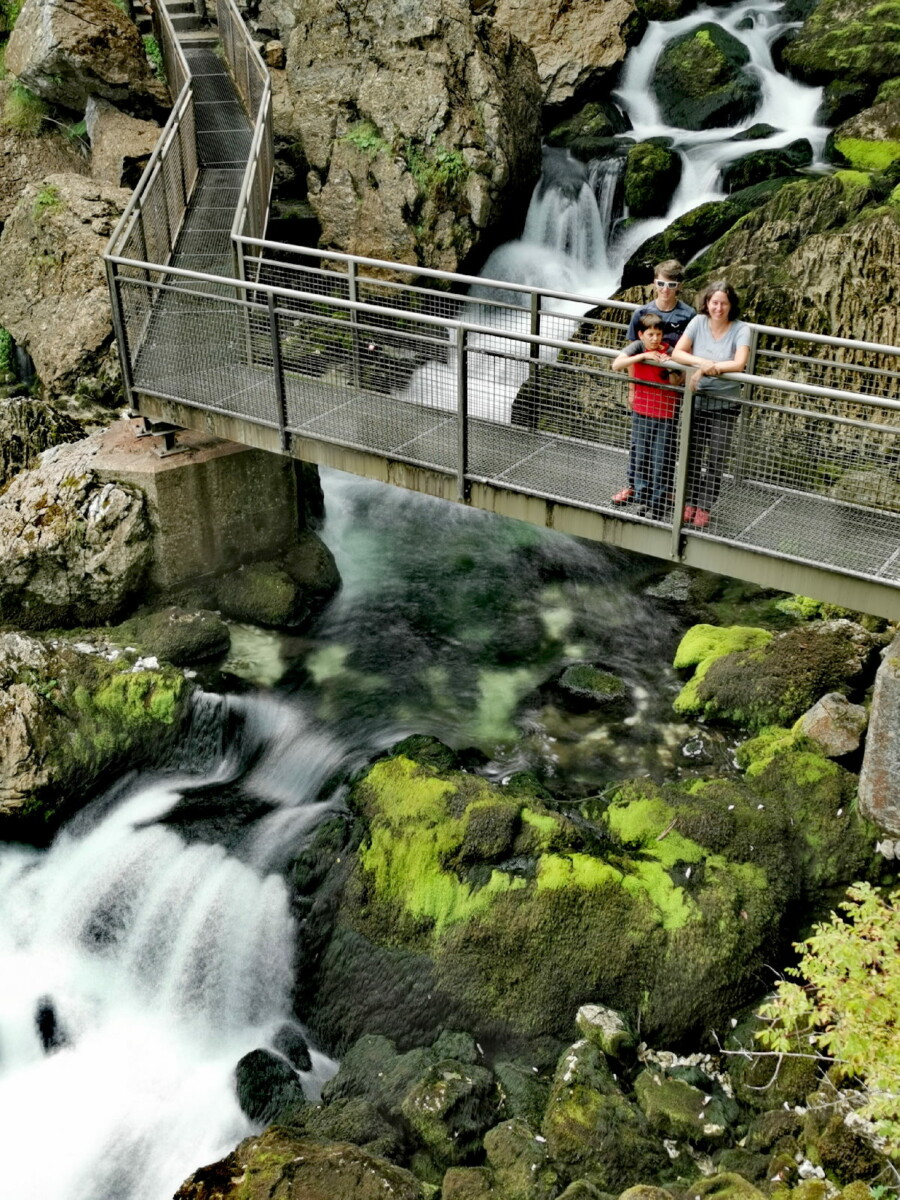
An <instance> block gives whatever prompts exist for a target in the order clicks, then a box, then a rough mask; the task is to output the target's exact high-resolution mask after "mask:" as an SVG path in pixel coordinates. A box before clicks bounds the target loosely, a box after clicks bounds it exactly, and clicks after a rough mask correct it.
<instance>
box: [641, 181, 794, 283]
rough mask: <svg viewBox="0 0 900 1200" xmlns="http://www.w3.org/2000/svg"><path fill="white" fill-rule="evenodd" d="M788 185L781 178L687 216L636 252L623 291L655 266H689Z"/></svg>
mask: <svg viewBox="0 0 900 1200" xmlns="http://www.w3.org/2000/svg"><path fill="white" fill-rule="evenodd" d="M786 182H787V179H786V178H781V179H775V180H769V182H767V183H761V184H757V185H755V186H754V187H750V188H745V189H743V190H741V191H732V194H731V195H730V196H728V197H727V198H726V199H724V200H709V201H707V203H706V204H700V205H698V206H697V207H696V208H692V209H691V210H690V211H689V212H686V213H684V215H683V216H680V217H678V218H677V219H676V220H674V221H672V222H671V224H669V225H667V226H666V228H665V229H664V230H663V231H662V233H657V234H654V235H653V237H650V238H648V239H647V240H646V241H645V242H642V243H641V245H640V246H639V247H638V249H637V250H635V252H634V254H632V256H631V257H630V258H629V259H628V261H627V262H626V264H625V267H624V269H623V272H622V287H623V288H629V287H635V286H637V285H639V284H643V283H645V282H646V281H647V279H648V278H649V276H650V272H651V271H652V270H653V267H654V265H655V264H656V263H658V262H662V261H663V259H666V258H676V259H678V260H680V261H681V262H688V261H689V260H690V259H692V258H693V257H694V255H695V254H699V252H700V251H701V250H703V249H704V248H705V247H706V246H709V245H710V244H711V243H712V242H715V241H717V240H718V239H719V238H720V237H722V236H723V234H725V233H727V231H728V230H729V229H731V227H732V226H733V225H734V224H736V222H737V221H739V220H740V218H741V217H743V216H745V215H746V214H747V213H748V212H750V211H751V210H752V209H754V208H758V207H759V206H760V205H761V204H763V203H765V201H766V200H768V199H769V198H770V197H771V196H772V195H773V194H774V193H775V192H777V191H778V189H779V188H780V187H781V185H782V184H783V183H786Z"/></svg>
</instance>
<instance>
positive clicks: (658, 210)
mask: <svg viewBox="0 0 900 1200" xmlns="http://www.w3.org/2000/svg"><path fill="white" fill-rule="evenodd" d="M680 180H681V156H680V155H679V154H677V153H676V152H675V151H674V150H669V149H668V148H667V147H665V146H660V145H657V144H655V143H653V142H639V143H638V144H637V145H636V146H632V147H631V149H630V150H629V151H628V158H627V160H626V164H625V203H626V204H627V205H628V215H629V216H631V217H661V216H664V215H665V213H666V212H667V211H668V208H669V204H670V203H671V200H672V194H673V192H674V191H675V189H676V188H677V187H678V184H679V182H680Z"/></svg>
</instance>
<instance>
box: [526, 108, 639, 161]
mask: <svg viewBox="0 0 900 1200" xmlns="http://www.w3.org/2000/svg"><path fill="white" fill-rule="evenodd" d="M630 128H631V126H630V124H629V122H628V119H627V118H626V117H625V116H623V114H622V112H621V111H620V110H619V109H618V108H617V107H616V106H615V104H613V103H612V101H610V100H592V101H591V102H590V103H589V104H586V105H585V106H584V108H582V109H581V111H580V112H577V113H575V115H574V116H571V117H568V118H567V119H566V120H565V121H561V122H560V123H559V124H558V125H555V126H554V127H553V129H551V130H550V132H549V133H548V134H547V137H546V139H545V141H546V144H547V145H548V146H559V147H560V148H561V149H563V150H569V151H570V152H571V153H572V154H574V155H575V157H576V158H581V159H584V160H585V161H588V160H590V159H592V158H599V157H600V156H601V153H602V151H603V150H604V149H605V148H606V146H607V145H608V144H609V140H610V139H611V138H614V137H615V136H616V135H617V134H620V133H626V132H627V131H628V129H630ZM598 151H600V152H601V153H598Z"/></svg>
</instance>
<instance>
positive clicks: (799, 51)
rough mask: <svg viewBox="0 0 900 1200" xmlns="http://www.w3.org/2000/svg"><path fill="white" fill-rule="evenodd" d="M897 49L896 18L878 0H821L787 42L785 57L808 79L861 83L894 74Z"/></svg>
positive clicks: (787, 61) (898, 48) (803, 77)
mask: <svg viewBox="0 0 900 1200" xmlns="http://www.w3.org/2000/svg"><path fill="white" fill-rule="evenodd" d="M898 52H900V39H898V34H897V24H896V20H895V19H894V17H893V15H892V12H891V10H890V9H887V8H885V7H884V5H882V4H879V3H877V0H874V2H873V0H821V2H820V3H819V4H817V5H816V6H815V8H814V9H813V11H812V13H811V14H810V15H809V16H808V17H807V19H806V21H805V22H804V24H803V27H802V29H801V30H800V33H799V36H798V37H797V38H796V39H795V40H794V41H793V42H791V44H790V45H789V46H788V47H786V48H785V51H784V61H785V64H786V65H787V67H788V68H789V70H790V71H791V72H792V73H793V74H794V75H796V76H797V77H798V78H800V79H802V80H804V81H805V82H807V83H812V84H822V83H828V82H829V81H830V80H832V79H844V80H851V81H855V82H861V83H865V82H868V81H872V80H878V79H890V78H892V77H893V76H894V75H896V73H897V56H898Z"/></svg>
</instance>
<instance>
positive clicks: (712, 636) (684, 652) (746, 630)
mask: <svg viewBox="0 0 900 1200" xmlns="http://www.w3.org/2000/svg"><path fill="white" fill-rule="evenodd" d="M771 640H772V634H771V633H770V632H769V631H768V630H767V629H755V628H753V627H751V626H748V625H730V626H727V627H726V628H719V627H718V626H716V625H693V626H691V628H690V629H689V630H688V631H687V633H686V634H685V635H684V637H683V638H682V639H681V641H680V642H679V644H678V649H677V650H676V651H675V659H674V661H673V663H672V665H673V666H674V667H675V669H676V670H679V671H680V670H683V669H684V668H685V667H695V666H700V665H701V664H702V663H703V662H705V661H706V660H707V659H714V658H721V657H722V655H723V654H733V653H734V652H735V651H737V650H750V649H752V648H753V647H754V646H765V645H766V644H767V643H768V642H770V641H771Z"/></svg>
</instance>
